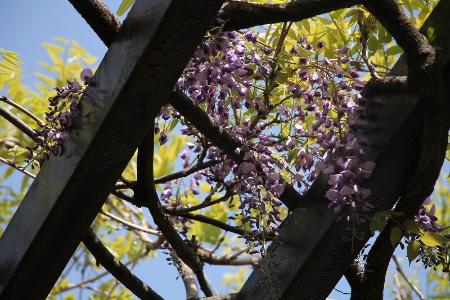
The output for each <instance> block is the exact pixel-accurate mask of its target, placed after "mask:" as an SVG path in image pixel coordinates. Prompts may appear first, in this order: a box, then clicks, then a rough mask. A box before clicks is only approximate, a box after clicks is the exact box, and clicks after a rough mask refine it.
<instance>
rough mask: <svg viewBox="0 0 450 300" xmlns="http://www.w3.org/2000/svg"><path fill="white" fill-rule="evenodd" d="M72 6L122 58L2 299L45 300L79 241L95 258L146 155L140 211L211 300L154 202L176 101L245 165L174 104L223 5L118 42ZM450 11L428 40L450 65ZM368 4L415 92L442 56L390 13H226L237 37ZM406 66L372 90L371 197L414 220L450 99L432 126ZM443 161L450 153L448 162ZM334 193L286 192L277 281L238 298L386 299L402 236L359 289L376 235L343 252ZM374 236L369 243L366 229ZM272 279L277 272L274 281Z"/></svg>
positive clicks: (319, 186) (389, 9)
mask: <svg viewBox="0 0 450 300" xmlns="http://www.w3.org/2000/svg"><path fill="white" fill-rule="evenodd" d="M70 2H71V3H72V4H73V5H74V6H75V7H76V8H77V10H78V11H79V12H80V13H81V15H82V16H83V17H84V18H85V19H86V20H87V21H88V23H89V24H90V25H91V27H93V29H94V30H95V31H96V32H97V34H98V35H99V36H100V38H101V39H102V40H103V42H104V43H105V44H107V45H110V47H109V49H108V52H107V54H106V56H105V58H104V59H103V61H102V63H101V65H100V67H99V68H98V71H97V72H96V75H95V77H94V79H93V84H92V85H91V86H90V87H89V88H88V90H87V91H86V93H85V94H84V95H83V99H82V103H83V108H82V114H83V116H82V118H81V120H79V122H78V124H76V125H77V126H76V129H75V130H74V131H73V133H72V139H71V140H70V141H69V142H68V143H67V144H66V145H65V148H66V152H65V154H64V155H63V156H62V157H60V158H55V157H52V158H51V159H50V160H49V161H48V162H47V163H46V164H45V165H44V167H43V168H42V170H41V171H40V173H39V174H38V176H37V178H36V179H35V181H34V182H33V184H32V186H31V188H30V190H29V191H28V193H27V195H26V197H25V199H24V200H23V201H22V203H21V204H20V206H19V208H18V210H17V212H16V213H15V215H14V217H13V219H12V221H11V222H10V224H9V225H8V227H7V229H6V231H5V233H4V234H3V236H2V238H1V240H0V294H1V297H2V299H28V298H29V295H33V298H36V299H41V298H45V296H46V295H47V294H48V292H49V291H50V289H51V288H52V286H53V285H54V283H55V281H56V280H57V278H58V276H59V274H60V273H61V271H62V269H63V268H64V266H65V265H66V263H67V261H68V260H69V259H70V257H71V255H72V254H73V252H74V251H75V249H76V247H77V246H78V244H79V243H80V241H82V240H83V239H84V240H85V244H86V245H87V246H88V247H89V245H91V246H95V245H94V244H95V236H92V232H90V233H89V234H88V235H87V237H85V236H86V233H87V232H88V229H89V226H90V224H91V223H92V221H93V220H94V218H95V216H96V215H97V213H98V211H99V209H100V207H101V205H102V204H103V202H104V200H105V199H106V197H107V195H108V194H109V192H110V191H111V190H112V189H113V187H114V184H115V182H116V181H117V179H118V178H119V176H120V174H121V172H122V170H123V169H124V167H125V166H126V163H127V162H128V161H129V159H130V158H131V156H132V155H133V153H134V151H135V150H136V149H137V148H138V147H140V148H139V154H138V182H137V186H138V191H139V192H138V194H137V197H136V201H137V202H138V203H137V204H139V205H142V206H146V207H148V208H149V209H150V212H151V214H152V216H153V218H154V221H155V223H156V224H157V225H158V226H159V229H160V230H161V231H162V233H163V234H164V236H165V237H166V239H167V241H168V242H169V243H170V244H171V246H172V247H173V248H174V250H175V251H176V252H177V255H178V256H179V257H180V258H181V259H182V260H183V261H184V262H185V263H186V264H187V265H188V266H189V267H190V268H191V269H192V270H193V271H194V273H195V274H196V275H197V278H198V280H199V283H200V285H201V287H202V289H203V290H204V292H205V294H206V295H207V296H210V295H211V291H210V290H209V289H208V286H207V284H206V283H205V278H204V276H203V273H202V267H201V263H200V262H199V260H198V257H197V256H196V254H195V253H193V251H192V249H190V248H189V246H188V245H187V244H186V243H184V241H183V240H182V239H181V238H180V236H179V235H178V234H177V233H176V231H175V230H174V229H173V228H172V227H170V226H168V225H167V222H166V220H165V216H164V214H163V212H162V211H161V209H160V207H159V202H158V199H157V197H154V192H155V191H154V183H153V174H152V172H153V170H152V152H153V128H152V126H153V122H154V118H155V116H156V114H157V113H158V111H159V110H160V108H161V106H162V105H163V104H164V103H165V101H167V100H168V101H169V103H170V104H171V105H172V106H173V107H174V108H175V109H176V110H178V111H179V112H180V113H181V114H182V115H183V117H184V118H185V119H186V120H187V121H188V122H190V123H191V124H192V125H194V126H195V127H196V128H197V129H198V130H199V131H200V132H201V133H202V134H203V135H204V136H205V137H207V138H208V139H209V140H210V141H211V142H212V143H213V144H215V145H216V146H218V147H219V148H221V149H222V150H223V151H224V152H226V153H228V154H229V155H230V156H231V157H233V158H234V159H236V160H239V159H241V157H239V156H236V154H235V151H234V150H235V149H236V148H237V147H238V145H237V144H236V142H235V141H234V140H233V139H232V137H230V136H229V135H228V133H227V132H224V131H222V130H220V128H218V127H217V126H216V125H215V124H214V123H213V122H211V120H210V119H209V117H208V116H207V115H206V114H205V113H204V112H203V111H202V110H200V109H199V108H197V107H196V106H194V105H193V104H192V102H191V101H190V99H188V98H187V97H186V96H185V95H184V94H182V93H181V92H179V91H173V86H174V84H175V82H176V80H177V78H178V77H179V75H180V74H181V72H182V70H183V67H184V66H185V65H186V63H187V62H188V60H189V58H190V56H191V55H192V53H193V52H194V50H195V48H196V46H197V45H198V44H199V42H200V40H201V38H202V36H203V35H204V33H205V32H206V31H207V29H208V28H209V26H211V25H212V22H213V20H214V17H215V15H216V13H217V11H218V10H219V8H220V7H221V5H222V2H223V1H219V0H152V1H146V0H140V1H139V0H138V1H137V3H136V4H135V6H134V7H133V9H132V11H131V12H130V14H129V16H128V17H127V19H126V20H125V22H124V24H123V26H121V28H120V30H119V27H120V25H119V23H118V22H117V21H116V20H115V18H114V17H113V16H112V14H110V13H109V12H108V11H107V10H106V8H105V7H103V6H102V5H101V4H100V3H99V2H98V1H95V0H90V1H81V0H78V1H77V0H70ZM449 2H450V1H446V0H442V1H441V2H440V3H439V4H438V7H437V8H436V9H435V12H434V13H433V14H432V16H431V17H430V19H429V20H428V21H427V23H426V24H425V25H424V29H423V30H425V32H426V30H427V28H429V27H433V28H434V29H435V34H436V37H435V39H434V40H433V43H434V44H433V46H435V47H436V46H437V47H439V48H440V49H441V50H442V53H450V52H447V51H448V49H450V47H449V46H450V45H449V43H450V42H449V41H450V39H449V38H448V37H449V36H448V32H450V24H449V23H450V22H447V20H446V19H447V18H448V16H450V3H449ZM361 3H362V4H365V5H366V6H367V8H368V9H369V10H370V11H371V12H372V13H373V14H374V15H375V16H376V17H377V18H378V19H379V20H380V21H381V22H382V24H383V25H384V26H385V27H386V28H387V29H388V30H389V31H390V32H391V34H392V35H393V36H394V37H395V38H396V40H397V42H398V43H399V44H400V46H402V47H403V48H404V50H405V52H406V54H407V57H408V58H409V59H408V60H407V65H408V67H409V74H408V75H410V76H411V75H413V77H412V78H414V79H413V80H416V81H413V82H417V80H420V79H423V78H425V77H424V76H432V75H433V76H434V73H432V72H431V71H429V69H427V68H428V67H429V66H428V65H426V63H427V60H426V59H423V58H424V57H425V58H427V57H429V55H430V53H429V52H427V51H429V50H430V49H429V48H426V47H425V46H426V45H425V42H424V41H423V39H422V38H420V37H418V36H417V32H416V31H415V29H414V28H411V27H410V25H409V23H408V22H406V21H405V20H404V19H402V15H401V13H400V12H399V11H398V10H397V6H396V4H395V3H394V1H390V0H374V1H356V0H346V1H344V0H343V1H333V0H319V1H308V0H304V1H297V2H293V3H291V4H289V5H287V6H285V7H279V6H271V5H256V4H247V3H242V2H231V3H229V4H227V5H226V6H225V8H224V18H225V19H226V20H227V23H226V24H225V29H239V28H242V27H248V26H253V25H260V24H266V23H273V22H280V21H286V20H293V21H297V20H301V19H304V18H307V17H312V16H315V15H317V14H320V13H325V12H328V11H331V10H334V9H339V8H343V7H349V6H352V5H355V4H361ZM424 45H425V46H424ZM421 47H422V48H421ZM424 47H425V48H424ZM444 56H445V55H444ZM424 61H425V62H424ZM432 63H433V64H434V63H435V62H434V61H433V62H432ZM439 63H441V67H443V66H445V65H446V61H442V62H439ZM405 65H406V64H405V62H403V61H402V62H400V63H399V64H398V65H397V68H396V69H395V70H394V72H393V74H392V75H395V76H396V77H394V78H387V79H385V80H381V81H380V80H379V81H376V82H374V83H373V84H369V86H368V88H367V91H366V93H367V95H368V97H369V98H370V99H371V104H370V106H369V124H370V125H369V127H368V130H367V132H365V133H364V134H366V135H367V136H369V137H370V143H369V144H368V145H366V151H367V152H368V155H369V157H370V159H373V160H376V161H377V167H376V169H375V171H374V174H373V175H372V177H371V178H370V179H369V180H368V181H367V182H366V186H367V187H369V188H370V189H371V190H372V196H371V200H370V201H371V202H372V203H373V204H374V205H375V210H385V209H389V208H391V207H392V205H393V204H394V203H395V202H396V201H397V199H398V198H399V197H400V196H402V199H406V200H407V201H406V200H404V201H400V202H399V203H398V205H397V209H399V210H401V211H403V212H405V214H407V215H412V214H414V213H415V212H416V211H417V209H418V205H420V204H421V200H423V198H422V199H419V198H420V197H421V196H423V194H424V193H426V192H428V191H429V190H430V188H432V186H431V187H430V182H431V181H433V180H434V181H435V180H436V178H437V174H438V173H439V169H438V168H437V166H436V164H434V163H432V164H430V165H429V166H424V164H423V160H424V159H426V158H428V159H430V157H426V155H431V154H436V156H437V158H436V159H437V160H439V159H442V157H441V156H442V155H441V154H442V153H441V152H442V150H443V149H441V148H442V146H443V147H444V148H445V147H446V144H447V131H448V107H447V106H448V103H447V102H448V101H447V100H448V99H447V98H446V97H445V95H444V96H443V95H442V94H438V95H437V96H436V94H433V96H436V98H437V99H438V100H439V101H437V100H436V101H435V102H436V103H434V104H432V105H431V106H432V109H431V112H432V113H433V114H435V115H434V117H435V118H436V120H437V121H432V120H430V118H429V114H430V110H429V109H425V107H424V102H425V101H429V102H430V103H431V102H432V100H430V99H431V98H430V97H431V96H430V94H427V92H425V91H424V89H423V88H422V89H421V88H419V90H418V91H413V90H411V89H409V88H408V86H407V85H406V84H405V82H406V78H405V77H399V76H398V75H406V73H407V72H406V68H405V67H404V66H405ZM424 70H425V71H424ZM442 70H444V68H442ZM444 71H445V70H444ZM444 71H442V73H443V75H442V74H441V73H439V72H441V71H439V72H438V74H440V75H439V76H444V77H445V76H447V73H445V72H444ZM427 72H429V73H427ZM430 74H431V75H430ZM439 76H438V77H439ZM439 78H440V77H439ZM409 80H412V79H409ZM439 84H442V82H438V85H439ZM438 87H439V88H442V85H439V86H438ZM437 90H438V91H440V89H437ZM433 93H436V91H433ZM436 108H439V109H438V111H436ZM439 110H441V111H439ZM433 122H438V123H433ZM432 124H433V125H432ZM430 126H438V127H439V128H441V130H436V132H435V133H433V134H434V135H430V133H429V132H427V131H423V130H422V128H423V127H425V128H430ZM436 128H437V127H436ZM433 143H435V144H436V145H438V146H436V147H434V146H433V151H435V152H432V153H429V152H426V150H424V149H426V148H427V147H429V146H430V145H431V144H433ZM444 144H445V145H444ZM439 147H441V148H439ZM439 151H441V152H439ZM443 151H444V153H445V149H444V150H443ZM441 162H442V160H441ZM436 163H437V162H436ZM411 174H413V175H411ZM417 174H418V175H417ZM419 175H420V176H428V177H429V178H427V179H429V180H424V182H423V183H420V184H417V176H419ZM415 180H416V181H415ZM434 181H433V183H434ZM412 184H413V185H417V186H418V187H417V186H413V187H412ZM326 189H327V185H326V182H325V180H324V178H323V177H319V178H318V179H317V180H316V182H315V183H314V184H313V186H312V187H311V188H310V190H309V191H308V192H307V194H306V195H305V196H304V197H301V196H300V195H299V194H298V193H297V192H296V191H295V190H294V189H293V188H290V187H289V186H287V189H286V190H285V192H284V193H283V194H282V195H281V197H280V199H281V200H282V201H283V202H284V203H285V204H286V205H287V206H289V207H290V208H291V209H292V214H291V215H290V216H289V217H288V219H287V220H286V221H285V222H284V224H283V225H282V228H281V235H280V237H279V239H278V240H277V241H276V242H274V243H273V244H272V245H271V247H270V249H269V252H268V255H267V256H266V257H265V259H264V260H263V262H262V266H263V267H264V266H265V268H264V270H265V271H264V272H263V271H261V269H256V270H255V271H254V272H253V274H252V275H251V276H250V278H249V279H248V280H247V282H246V283H245V285H244V287H243V288H242V290H241V291H240V293H239V294H238V295H237V297H238V298H242V299H271V298H275V299H281V298H287V299H324V298H325V297H326V296H327V295H328V294H329V293H330V291H331V289H332V288H333V287H334V286H335V284H336V283H337V281H338V280H339V278H340V277H341V276H342V275H343V274H346V276H347V278H348V280H349V282H350V284H351V286H352V292H354V295H353V297H354V298H355V299H358V298H362V299H369V298H376V297H379V296H380V295H379V292H380V291H379V289H378V290H375V291H370V290H367V289H366V290H365V288H367V287H368V286H371V287H373V288H374V289H376V288H377V287H379V282H380V280H381V283H383V282H384V275H385V269H384V272H383V268H387V263H385V262H384V260H386V259H388V261H389V259H390V257H391V254H392V252H393V250H394V248H393V247H392V245H391V244H390V242H389V238H388V236H389V232H390V231H389V230H390V229H389V226H390V225H389V224H388V226H387V228H386V229H385V230H383V232H382V233H381V235H380V237H379V238H378V240H377V242H376V244H375V245H374V247H373V249H372V251H371V254H372V256H371V254H369V259H368V264H369V265H368V266H369V267H371V268H372V269H371V271H372V273H369V274H366V275H367V276H366V277H365V278H360V277H359V276H358V274H357V273H358V272H355V270H354V269H353V268H352V262H353V259H354V258H355V256H356V255H357V253H358V252H359V250H360V249H361V248H362V247H363V246H364V244H365V243H366V242H367V239H368V238H369V234H366V236H365V238H364V239H363V240H359V241H356V243H355V244H353V246H352V243H351V242H348V241H343V240H342V236H343V234H344V232H345V227H346V226H345V222H344V221H337V222H336V217H337V216H336V215H335V214H334V213H333V212H332V211H330V210H329V209H328V208H327V203H326V201H325V199H324V193H325V191H326ZM363 230H365V232H368V230H367V228H363ZM380 255H381V256H383V259H382V262H383V263H381V264H380V266H375V265H374V264H372V265H370V263H371V257H378V258H379V256H380ZM373 261H375V260H373ZM378 261H379V260H378ZM105 263H107V262H105ZM43 270H45V272H43ZM266 270H270V272H269V273H270V274H269V273H267V272H266ZM269 277H270V280H269V279H268V278H269ZM139 284H140V283H139V282H138V283H137V285H139ZM25 287H26V288H25ZM137 289H138V288H137ZM145 289H146V290H147V292H148V293H144V294H143V296H142V298H148V299H159V296H158V295H157V294H155V293H152V291H151V290H150V289H149V288H148V287H145V288H144V290H145ZM381 290H382V289H381ZM372 292H373V293H372Z"/></svg>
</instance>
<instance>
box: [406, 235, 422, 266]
mask: <svg viewBox="0 0 450 300" xmlns="http://www.w3.org/2000/svg"><path fill="white" fill-rule="evenodd" d="M406 250H407V255H408V261H409V264H411V262H412V261H413V260H414V259H416V257H417V255H419V253H420V243H419V242H418V241H416V240H413V241H411V242H410V243H409V244H408V248H407V249H406Z"/></svg>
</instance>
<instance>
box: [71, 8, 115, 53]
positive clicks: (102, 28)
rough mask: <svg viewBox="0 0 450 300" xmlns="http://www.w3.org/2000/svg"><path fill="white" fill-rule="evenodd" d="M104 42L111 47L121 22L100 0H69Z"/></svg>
mask: <svg viewBox="0 0 450 300" xmlns="http://www.w3.org/2000/svg"><path fill="white" fill-rule="evenodd" d="M69 2H70V3H72V5H73V7H75V9H76V10H77V11H78V13H79V14H80V15H81V16H82V17H83V18H84V19H85V20H86V22H87V23H88V24H89V26H91V28H92V29H93V30H94V31H95V33H96V34H97V35H98V36H99V37H100V39H101V40H102V41H103V43H104V44H105V45H106V46H107V47H109V46H110V45H111V43H112V42H113V40H114V38H115V37H116V36H117V33H118V32H119V30H120V22H119V20H118V19H117V18H116V16H115V15H114V14H113V13H111V12H110V11H109V9H108V7H106V6H105V5H104V4H103V3H102V2H101V1H100V0H69Z"/></svg>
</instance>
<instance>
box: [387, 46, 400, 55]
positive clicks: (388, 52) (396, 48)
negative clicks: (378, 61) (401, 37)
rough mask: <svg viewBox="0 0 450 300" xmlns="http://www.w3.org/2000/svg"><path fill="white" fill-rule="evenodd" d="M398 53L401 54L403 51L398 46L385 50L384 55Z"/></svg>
mask: <svg viewBox="0 0 450 300" xmlns="http://www.w3.org/2000/svg"><path fill="white" fill-rule="evenodd" d="M400 53H403V49H402V48H401V47H400V46H398V45H394V46H392V47H389V49H387V50H386V55H397V54H400Z"/></svg>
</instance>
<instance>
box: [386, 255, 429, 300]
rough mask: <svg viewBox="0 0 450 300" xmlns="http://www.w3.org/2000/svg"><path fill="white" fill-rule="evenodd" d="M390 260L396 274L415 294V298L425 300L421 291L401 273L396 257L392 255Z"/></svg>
mask: <svg viewBox="0 0 450 300" xmlns="http://www.w3.org/2000/svg"><path fill="white" fill-rule="evenodd" d="M392 259H393V260H394V263H395V268H396V269H397V271H398V273H400V275H401V276H402V278H403V280H404V281H405V282H406V283H407V284H408V285H409V287H410V288H411V289H412V290H413V291H414V293H416V295H417V297H419V299H420V300H425V296H424V295H423V293H422V291H421V290H420V289H419V288H418V287H417V286H416V285H415V284H414V283H412V282H411V280H409V278H408V276H406V274H405V272H403V269H402V266H401V265H400V263H399V261H398V259H397V256H395V255H393V256H392Z"/></svg>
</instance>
